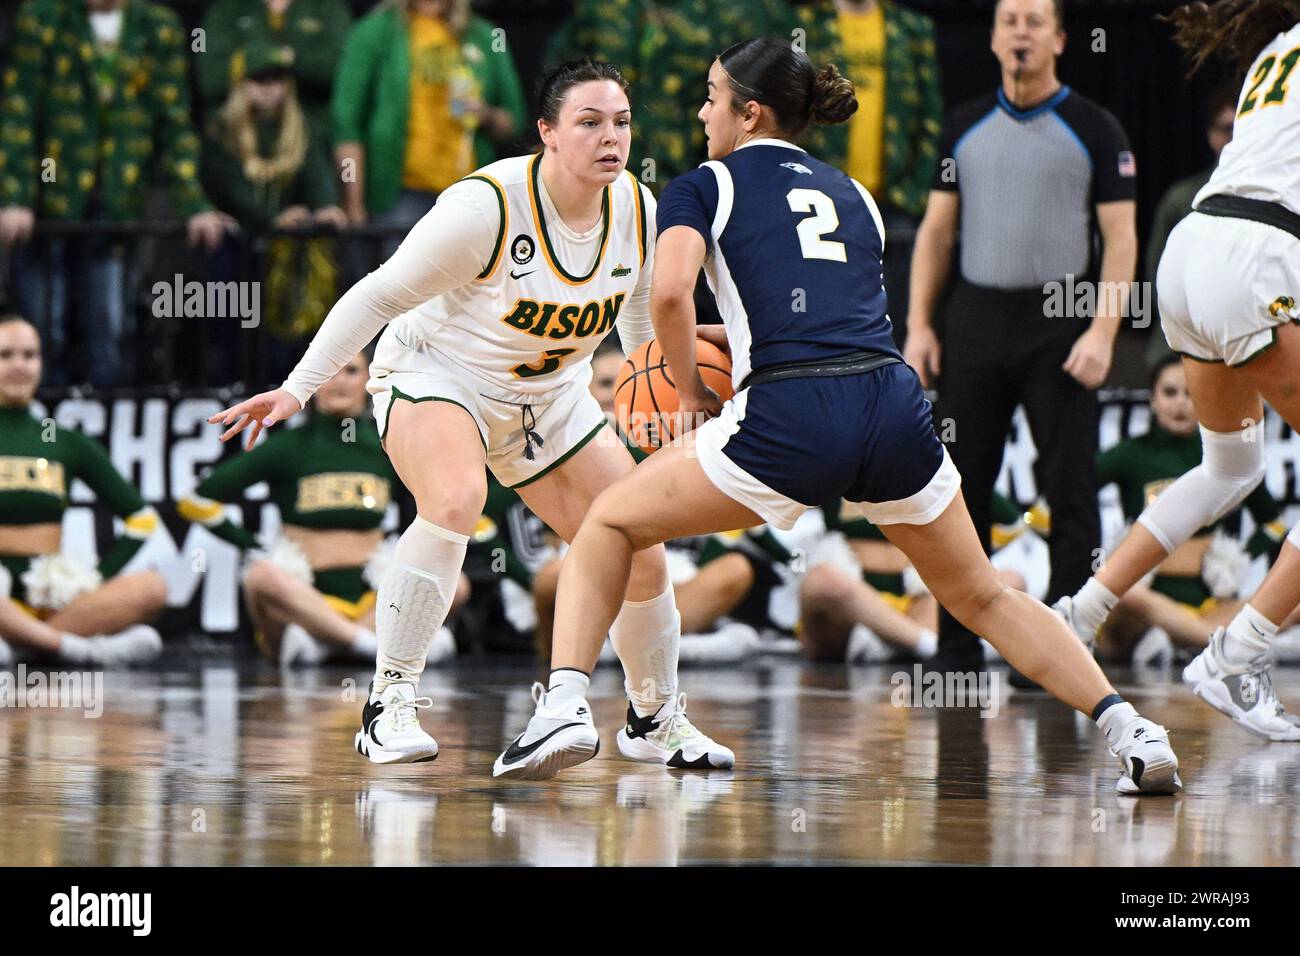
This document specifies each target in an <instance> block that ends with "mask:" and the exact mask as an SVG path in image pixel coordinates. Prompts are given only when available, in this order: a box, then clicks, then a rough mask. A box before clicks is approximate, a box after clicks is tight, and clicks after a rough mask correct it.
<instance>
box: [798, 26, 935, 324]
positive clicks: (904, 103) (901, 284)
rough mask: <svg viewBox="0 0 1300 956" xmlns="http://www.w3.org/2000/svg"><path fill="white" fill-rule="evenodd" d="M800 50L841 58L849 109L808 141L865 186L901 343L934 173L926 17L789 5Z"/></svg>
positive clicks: (931, 58) (822, 58)
mask: <svg viewBox="0 0 1300 956" xmlns="http://www.w3.org/2000/svg"><path fill="white" fill-rule="evenodd" d="M797 12H798V16H799V26H800V27H802V28H803V30H804V31H805V37H806V49H807V51H808V55H809V56H810V57H812V59H813V61H814V62H816V63H822V62H831V63H836V64H840V65H842V67H843V68H844V69H845V72H846V75H847V76H848V77H849V79H850V80H852V81H853V90H854V94H855V95H856V96H857V98H858V111H857V112H856V113H854V114H853V118H852V119H851V120H849V122H848V123H847V124H830V125H826V126H814V127H813V128H812V130H811V131H810V132H809V135H808V148H809V150H811V151H812V153H813V154H814V155H816V156H819V157H821V158H822V159H824V160H825V161H826V162H828V163H832V164H833V165H836V166H839V167H840V168H841V169H843V170H844V171H845V172H846V173H848V174H849V175H850V176H852V177H853V178H854V179H856V180H857V181H858V182H860V183H862V185H864V186H866V187H867V189H868V190H869V191H870V192H871V195H872V196H873V197H874V198H875V200H876V203H877V205H879V207H880V214H881V217H882V218H883V219H884V222H885V233H886V235H887V236H888V237H889V239H890V241H889V242H886V243H885V290H886V291H887V292H888V294H889V312H890V315H891V316H892V317H893V318H894V319H895V320H896V322H897V324H896V326H895V329H894V335H895V337H896V338H897V339H898V341H899V342H900V344H901V342H902V339H903V334H904V327H903V322H902V320H903V319H904V318H905V317H906V316H907V282H908V271H909V268H910V265H911V260H912V243H911V242H910V241H901V242H900V241H895V235H896V234H897V233H898V232H899V231H904V232H906V233H908V234H910V233H911V232H912V230H914V229H915V228H916V224H917V222H918V221H919V220H920V218H921V214H922V213H924V212H925V197H926V195H927V193H928V192H929V187H930V182H931V180H932V179H933V178H934V167H935V157H936V155H937V153H938V142H939V129H940V124H941V123H942V120H943V101H942V98H941V96H940V93H939V64H938V61H937V59H936V58H935V50H934V22H933V21H932V20H931V19H930V18H929V17H927V16H924V15H923V14H920V13H913V12H912V11H911V10H908V9H907V8H906V7H902V6H899V5H898V4H896V3H893V2H890V0H816V2H814V3H810V4H808V5H806V6H801V7H799V8H797Z"/></svg>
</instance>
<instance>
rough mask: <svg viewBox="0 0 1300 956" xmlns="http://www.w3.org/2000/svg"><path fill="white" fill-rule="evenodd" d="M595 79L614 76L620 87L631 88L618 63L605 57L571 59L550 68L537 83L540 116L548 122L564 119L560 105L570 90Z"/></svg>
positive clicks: (551, 123)
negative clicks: (608, 60) (604, 59)
mask: <svg viewBox="0 0 1300 956" xmlns="http://www.w3.org/2000/svg"><path fill="white" fill-rule="evenodd" d="M593 80H611V81H613V82H614V83H617V84H618V88H619V89H621V90H622V91H623V92H624V93H626V92H627V79H626V78H625V77H624V76H623V74H622V73H621V72H619V69H618V67H616V66H614V65H613V64H610V63H606V62H604V61H603V60H592V59H585V60H569V61H568V62H567V63H561V64H560V65H559V66H557V67H555V68H554V69H553V70H548V71H547V72H546V74H545V75H544V76H543V77H542V78H541V80H540V81H539V82H538V84H537V116H538V118H539V119H542V120H544V121H545V122H546V124H547V125H548V126H554V125H555V124H556V123H557V122H559V119H560V107H562V106H563V105H564V98H565V97H566V96H568V95H569V90H571V89H573V88H574V87H575V86H578V85H580V84H582V83H590V82H591V81H593Z"/></svg>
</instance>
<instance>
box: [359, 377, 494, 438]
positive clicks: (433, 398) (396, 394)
mask: <svg viewBox="0 0 1300 956" xmlns="http://www.w3.org/2000/svg"><path fill="white" fill-rule="evenodd" d="M390 387H391V388H392V392H393V400H394V401H396V400H397V399H399V398H400V399H402V400H403V401H407V402H410V403H411V404H412V405H419V404H420V403H421V402H446V403H447V404H448V405H455V406H456V407H457V408H460V409H464V411H465V414H466V415H468V416H469V417H470V420H471V421H472V422H473V423H474V431H476V432H478V440H479V442H480V443H481V444H482V445H483V451H485V452H486V451H487V442H486V441H484V440H483V432H481V431H479V427H478V419H477V418H475V417H474V413H473V412H471V411H470V410H469V409H468V408H465V406H464V405H462V404H461V403H460V402H458V401H456V400H455V399H454V398H443V397H442V396H440V395H425V396H424V397H423V398H416V397H415V396H413V395H407V394H406V393H405V392H404V391H402V390H401V389H400V388H397V387H396V386H390ZM392 417H393V404H392V402H389V403H388V411H387V412H386V413H385V414H384V430H383V433H382V434H380V436H379V444H381V445H382V444H383V443H384V439H385V438H387V437H388V420H389V419H390V418H392Z"/></svg>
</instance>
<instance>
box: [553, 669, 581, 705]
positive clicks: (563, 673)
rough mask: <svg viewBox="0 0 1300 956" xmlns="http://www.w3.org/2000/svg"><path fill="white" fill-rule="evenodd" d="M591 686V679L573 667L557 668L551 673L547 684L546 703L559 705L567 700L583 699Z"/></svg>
mask: <svg viewBox="0 0 1300 956" xmlns="http://www.w3.org/2000/svg"><path fill="white" fill-rule="evenodd" d="M590 686H591V677H590V675H588V674H584V673H583V672H582V671H580V670H575V669H574V668H572V667H557V668H556V669H555V670H553V671H551V677H550V680H549V681H548V682H547V688H546V702H547V703H548V704H559V703H563V702H564V701H566V700H575V699H583V698H585V697H586V696H587V688H588V687H590Z"/></svg>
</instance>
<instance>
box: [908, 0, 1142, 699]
mask: <svg viewBox="0 0 1300 956" xmlns="http://www.w3.org/2000/svg"><path fill="white" fill-rule="evenodd" d="M992 49H993V53H994V55H995V56H996V57H997V59H998V62H999V63H1000V65H1001V69H1002V83H1001V86H1000V88H999V89H998V90H997V92H996V93H993V94H989V95H986V96H984V97H981V98H980V99H978V100H975V101H973V102H971V103H967V104H965V105H963V106H961V107H959V108H958V109H957V110H955V111H954V112H953V113H952V114H951V115H950V116H949V117H948V120H947V122H946V124H945V130H944V135H943V138H942V140H941V146H940V153H939V156H940V160H939V163H940V165H939V170H938V175H936V177H935V182H934V186H933V189H932V191H931V193H930V199H929V202H928V204H927V206H926V210H925V218H924V219H923V220H922V222H921V227H920V230H919V232H918V234H917V241H916V252H915V255H914V256H913V259H912V288H911V303H910V309H909V313H908V322H907V332H908V337H907V348H906V350H905V356H906V358H907V361H908V362H909V363H910V364H911V365H912V367H913V368H915V369H916V371H917V373H918V374H919V375H920V376H921V381H922V382H923V383H924V384H926V385H927V386H929V385H930V384H932V383H933V382H934V380H935V377H936V376H938V375H939V374H940V371H941V367H942V378H940V379H939V382H938V384H939V407H938V417H939V419H940V421H941V422H942V424H941V426H940V429H939V431H940V437H941V438H943V439H945V440H946V442H947V444H948V448H949V452H950V453H951V455H952V458H953V460H954V462H955V463H956V464H957V467H958V469H959V470H960V471H961V475H962V491H963V493H964V495H965V498H966V504H967V507H969V508H970V511H971V518H972V519H973V520H974V523H975V528H976V530H977V531H978V532H979V534H980V536H981V538H982V539H983V541H984V547H985V550H986V551H987V550H988V548H989V526H990V521H989V511H988V508H989V501H990V498H991V496H992V492H993V484H994V481H995V479H996V478H997V475H998V471H999V469H1000V468H1001V465H1002V453H1003V449H1004V447H1005V445H1006V439H1007V434H1008V431H1009V430H1010V424H1011V416H1012V413H1013V412H1014V411H1015V408H1016V405H1018V404H1021V405H1023V406H1024V408H1025V412H1026V414H1027V417H1028V419H1029V427H1030V430H1031V432H1032V434H1033V438H1034V443H1035V445H1036V446H1037V448H1038V467H1037V469H1036V471H1037V474H1038V476H1039V480H1040V482H1041V484H1042V486H1043V488H1042V490H1043V492H1044V496H1045V497H1046V499H1047V503H1048V506H1049V507H1050V508H1051V512H1052V536H1051V540H1050V543H1049V544H1050V554H1051V569H1052V571H1051V581H1050V584H1049V587H1048V597H1047V600H1048V602H1049V603H1050V602H1052V601H1054V600H1056V599H1057V598H1058V597H1060V596H1061V595H1064V594H1073V593H1074V591H1076V590H1077V589H1078V588H1079V586H1080V585H1082V584H1083V582H1084V581H1086V580H1087V579H1088V577H1089V575H1090V574H1091V572H1092V562H1093V560H1094V559H1095V556H1096V555H1097V553H1098V551H1097V549H1098V547H1099V544H1100V537H1101V523H1100V517H1099V515H1098V509H1097V478H1096V471H1095V468H1094V459H1095V457H1096V453H1097V427H1098V410H1097V399H1096V396H1095V395H1094V394H1093V392H1092V390H1093V389H1095V388H1097V387H1098V386H1099V385H1101V383H1102V382H1103V381H1104V380H1105V378H1106V375H1107V374H1108V372H1109V370H1110V363H1111V355H1112V350H1113V346H1114V340H1115V335H1116V333H1117V332H1118V330H1119V323H1120V319H1121V316H1120V315H1119V314H1117V312H1118V311H1119V310H1118V309H1117V308H1116V302H1114V301H1113V300H1112V299H1111V297H1109V296H1105V295H1103V296H1099V297H1097V306H1096V309H1095V314H1094V315H1093V316H1091V317H1089V316H1086V315H1082V316H1074V315H1073V312H1072V310H1071V312H1070V314H1069V315H1067V316H1063V317H1056V316H1049V314H1048V313H1049V309H1048V308H1047V301H1048V300H1047V299H1046V295H1047V291H1048V284H1049V283H1052V282H1058V281H1063V280H1065V279H1066V277H1067V276H1076V277H1079V279H1080V281H1085V280H1087V279H1090V278H1092V277H1094V276H1095V275H1096V271H1095V263H1094V262H1093V247H1094V225H1097V226H1099V227H1100V232H1101V238H1102V246H1103V252H1102V255H1101V264H1100V277H1101V279H1102V280H1103V282H1106V283H1114V284H1115V286H1113V287H1119V288H1124V289H1127V283H1128V282H1130V281H1131V280H1132V278H1133V272H1134V267H1135V265H1136V262H1137V230H1136V226H1135V201H1134V198H1135V195H1136V188H1135V182H1134V175H1135V172H1136V170H1135V168H1134V162H1133V154H1132V153H1131V152H1129V147H1128V142H1127V139H1126V137H1125V134H1124V131H1123V129H1121V127H1120V125H1119V122H1118V121H1117V120H1116V119H1115V118H1114V116H1112V115H1111V114H1110V113H1108V112H1107V111H1106V110H1104V109H1102V108H1101V107H1100V106H1098V105H1096V104H1095V103H1093V102H1091V101H1090V100H1087V99H1085V98H1084V97H1082V96H1080V95H1079V94H1078V93H1075V92H1074V91H1072V90H1071V89H1070V88H1069V87H1068V86H1062V85H1061V83H1060V81H1059V80H1058V79H1057V76H1056V59H1057V57H1059V56H1060V55H1061V53H1062V51H1063V50H1064V49H1065V31H1064V27H1063V22H1062V16H1061V2H1060V0H1000V2H999V3H998V4H997V6H996V8H995V10H994V26H993V35H992ZM959 229H960V235H961V255H960V276H959V281H958V282H957V283H956V288H955V289H954V291H953V293H952V296H951V299H950V300H949V302H948V304H947V307H946V309H945V317H946V329H945V335H944V341H943V345H942V348H941V346H940V342H939V338H938V335H937V334H936V332H935V331H934V328H933V325H932V318H933V314H934V311H935V307H936V303H937V302H938V300H939V295H940V292H941V290H942V289H943V286H944V283H945V281H946V279H947V276H948V273H949V270H950V267H951V257H952V248H953V244H954V241H955V240H956V238H957V234H958V230H959ZM1124 301H1127V299H1126V298H1124ZM941 357H942V362H941ZM939 656H940V658H941V659H942V661H943V663H944V664H945V666H947V667H951V666H953V665H955V666H956V667H957V668H959V669H964V668H967V667H969V668H972V669H973V668H977V667H978V666H979V642H978V640H977V638H976V637H975V635H973V634H971V633H970V632H969V631H967V630H966V629H965V628H962V627H961V625H959V624H958V623H957V621H956V620H955V619H954V618H953V617H951V615H948V614H947V613H944V614H943V615H942V617H941V620H940V625H939ZM1013 679H1014V678H1013Z"/></svg>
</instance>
